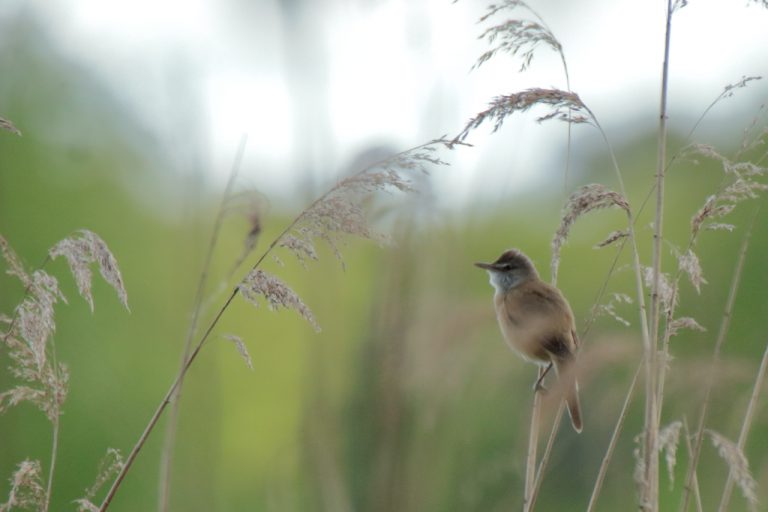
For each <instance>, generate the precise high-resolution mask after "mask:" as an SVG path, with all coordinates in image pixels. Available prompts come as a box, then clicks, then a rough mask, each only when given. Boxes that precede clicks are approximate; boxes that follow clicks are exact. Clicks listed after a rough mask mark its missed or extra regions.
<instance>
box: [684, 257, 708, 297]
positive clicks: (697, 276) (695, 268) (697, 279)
mask: <svg viewBox="0 0 768 512" xmlns="http://www.w3.org/2000/svg"><path fill="white" fill-rule="evenodd" d="M677 264H678V267H679V268H680V270H681V271H682V272H684V273H685V274H686V275H687V276H688V279H689V280H690V281H691V284H692V285H693V287H694V288H695V289H696V293H701V285H703V284H706V283H707V280H706V279H704V276H703V271H702V269H701V263H700V262H699V257H698V256H697V255H696V253H695V252H693V249H688V250H687V251H685V252H684V253H683V254H678V256H677Z"/></svg>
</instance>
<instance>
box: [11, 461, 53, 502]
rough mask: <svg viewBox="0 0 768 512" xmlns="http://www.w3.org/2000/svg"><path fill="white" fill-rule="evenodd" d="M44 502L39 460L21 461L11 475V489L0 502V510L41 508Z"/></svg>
mask: <svg viewBox="0 0 768 512" xmlns="http://www.w3.org/2000/svg"><path fill="white" fill-rule="evenodd" d="M44 504H45V488H43V484H42V469H41V468H40V462H38V461H36V460H25V461H23V462H21V463H20V464H19V466H18V468H17V469H16V471H15V472H14V473H13V476H12V477H11V490H10V491H9V492H8V500H7V501H6V502H5V503H0V512H10V511H11V510H13V509H29V510H42V509H43V506H44Z"/></svg>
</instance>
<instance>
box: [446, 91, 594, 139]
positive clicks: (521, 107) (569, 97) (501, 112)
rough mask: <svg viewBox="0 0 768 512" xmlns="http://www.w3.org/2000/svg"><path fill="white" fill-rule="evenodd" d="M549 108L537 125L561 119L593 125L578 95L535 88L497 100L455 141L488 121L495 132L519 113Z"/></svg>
mask: <svg viewBox="0 0 768 512" xmlns="http://www.w3.org/2000/svg"><path fill="white" fill-rule="evenodd" d="M539 105H541V106H546V107H549V109H550V110H549V112H548V113H546V114H544V115H542V116H539V117H538V118H536V120H537V121H538V122H543V121H548V120H550V119H558V120H560V121H565V122H568V123H574V124H582V123H591V122H592V115H591V113H590V111H589V109H588V108H587V106H586V105H585V104H584V103H583V102H582V101H581V98H579V95H578V94H576V93H573V92H568V91H562V90H560V89H541V88H532V89H526V90H525V91H522V92H519V93H514V94H509V95H505V96H497V97H495V98H494V99H493V100H492V101H491V103H490V104H489V105H488V108H487V109H486V110H484V111H482V112H480V113H479V114H477V115H476V116H475V117H473V118H472V119H470V120H469V121H468V122H467V125H466V126H465V127H464V129H463V130H462V131H461V133H459V135H457V136H456V138H455V139H454V141H456V142H459V141H463V140H465V139H466V138H467V136H468V135H469V133H470V132H471V131H472V130H475V129H477V128H478V127H479V126H480V125H482V124H483V123H485V122H486V121H489V122H492V123H493V131H494V132H496V131H498V130H499V128H501V127H502V125H503V124H504V121H505V120H506V119H507V117H509V116H511V115H512V114H514V113H517V112H526V111H527V110H529V109H531V108H532V107H535V106H539Z"/></svg>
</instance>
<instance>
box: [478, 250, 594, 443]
mask: <svg viewBox="0 0 768 512" xmlns="http://www.w3.org/2000/svg"><path fill="white" fill-rule="evenodd" d="M475 266H477V267H480V268H482V269H485V270H486V271H488V275H489V276H490V281H491V286H493V287H494V289H495V290H496V293H495V294H494V297H493V302H494V304H495V306H496V318H497V319H498V321H499V326H500V327H501V333H502V335H503V336H504V339H505V340H506V342H507V344H508V345H509V346H510V347H511V348H512V349H514V350H515V351H516V352H517V353H518V354H520V355H521V356H522V357H523V358H525V359H526V360H528V361H531V362H534V363H536V364H539V365H542V366H546V367H547V369H549V365H550V364H551V365H553V366H554V368H555V372H556V373H557V375H558V378H559V379H560V380H561V381H562V385H563V390H564V396H565V401H566V404H567V405H568V413H569V414H570V416H571V423H572V424H573V428H574V429H575V430H576V432H581V429H582V422H581V405H580V404H579V386H578V384H577V382H576V376H575V375H574V372H573V363H574V360H575V356H576V349H577V347H578V343H579V341H578V337H577V336H576V324H575V322H574V319H573V312H572V311H571V307H570V306H569V305H568V301H567V300H565V297H563V294H562V293H561V292H560V290H558V289H557V288H555V287H554V286H552V285H550V284H547V283H545V282H544V281H542V280H541V279H540V278H539V273H538V272H536V268H535V267H534V266H533V263H532V262H531V260H530V259H529V258H528V256H526V255H525V254H523V253H522V252H521V251H519V250H517V249H509V250H507V251H505V252H504V253H502V255H501V256H499V259H497V260H496V261H494V262H493V263H475ZM542 377H543V375H542ZM540 381H541V378H540V379H539V380H538V381H537V382H536V388H538V387H539V385H540Z"/></svg>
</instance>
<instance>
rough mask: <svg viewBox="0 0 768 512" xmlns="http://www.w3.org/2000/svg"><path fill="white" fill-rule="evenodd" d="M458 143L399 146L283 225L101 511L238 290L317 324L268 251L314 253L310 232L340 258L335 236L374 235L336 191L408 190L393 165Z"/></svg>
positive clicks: (408, 164)
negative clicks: (266, 267)
mask: <svg viewBox="0 0 768 512" xmlns="http://www.w3.org/2000/svg"><path fill="white" fill-rule="evenodd" d="M457 143H458V144H460V142H458V141H447V140H444V139H436V140H432V141H430V142H427V143H425V144H421V145H419V146H416V147H414V148H411V149H408V150H406V151H402V152H400V153H398V154H396V155H394V156H393V157H390V158H387V159H385V160H383V161H381V162H377V163H375V164H373V165H371V166H369V167H366V168H365V169H363V170H362V171H360V172H358V173H357V174H354V175H352V176H350V177H348V178H346V179H344V180H341V181H339V182H338V183H337V184H336V185H335V186H333V187H331V188H330V189H329V190H328V191H327V192H325V193H324V194H323V195H321V196H320V197H318V198H317V199H316V200H315V201H314V202H313V203H312V204H310V205H309V206H308V207H307V208H305V209H304V210H303V211H302V212H301V213H299V214H298V215H297V216H296V217H295V218H294V219H293V221H291V222H290V223H289V224H288V226H286V228H285V229H283V231H282V232H281V233H280V234H279V235H278V236H277V237H276V238H275V239H274V240H272V242H271V243H270V244H269V246H268V247H267V248H266V249H265V251H264V252H263V253H262V254H261V256H260V257H259V258H258V259H257V260H256V262H255V263H254V264H253V265H252V266H251V268H250V271H249V272H248V275H247V276H246V277H245V278H243V281H242V282H241V283H240V284H238V285H237V286H235V287H234V289H233V290H232V292H231V293H230V294H229V296H228V297H227V299H226V300H225V301H224V303H223V305H222V306H221V307H220V308H219V310H218V312H217V313H216V315H215V316H214V318H213V320H212V321H211V323H210V324H209V325H208V327H207V328H206V329H205V331H204V332H203V334H202V336H201V337H200V340H199V341H198V342H197V344H196V345H195V347H194V349H193V350H192V351H191V352H190V354H189V357H188V358H187V360H186V361H185V363H184V364H183V365H182V367H181V368H180V369H179V371H178V373H177V374H176V377H175V378H174V380H173V382H172V383H171V385H170V387H169V388H168V391H167V392H166V393H165V395H164V396H163V398H162V400H161V401H160V403H159V404H158V406H157V408H156V409H155V412H154V413H153V414H152V416H151V417H150V419H149V422H148V423H147V425H146V427H145V428H144V431H143V432H142V433H141V435H140V436H139V439H138V441H136V443H135V444H134V446H133V448H132V449H131V452H130V453H129V454H128V456H127V457H126V459H125V462H124V464H123V466H122V468H121V470H120V472H119V473H118V474H117V476H116V477H115V480H114V482H113V483H112V486H111V487H110V489H109V491H108V492H107V495H106V496H105V497H104V500H103V501H102V503H101V506H100V507H99V511H100V512H104V511H105V510H107V509H108V508H109V506H110V504H111V502H112V500H113V499H114V497H115V494H116V493H117V491H118V489H119V488H120V486H121V484H122V482H123V480H124V479H125V477H126V475H127V474H128V472H129V471H130V469H131V467H132V465H133V462H134V461H135V460H136V457H137V456H138V454H139V452H141V450H142V448H143V447H144V444H145V443H146V441H147V439H148V438H149V436H150V434H151V433H152V432H153V431H154V429H155V426H156V425H157V422H158V420H159V419H160V417H161V416H162V414H163V412H164V411H165V409H166V408H167V407H168V405H169V404H170V403H171V400H172V398H173V396H174V394H175V393H176V391H177V390H178V388H179V386H180V384H181V382H182V380H183V379H184V376H185V375H186V373H187V371H188V370H189V368H190V367H191V366H192V363H193V362H194V361H195V359H196V358H197V356H198V355H199V354H200V351H201V350H202V348H203V346H204V345H205V343H206V341H207V340H208V339H209V337H210V335H211V333H212V332H213V330H214V329H215V328H216V326H217V325H218V324H219V321H220V320H221V318H222V316H223V315H224V313H225V312H226V311H227V309H229V306H230V304H232V301H233V300H234V299H235V297H237V295H238V293H243V295H244V296H245V298H246V299H248V300H249V301H252V302H253V301H255V299H256V296H257V295H263V296H264V297H265V298H266V299H267V300H268V302H269V304H270V306H272V307H286V308H290V309H295V310H297V312H299V313H300V314H301V315H302V316H303V317H304V318H305V319H306V320H307V321H308V322H310V323H311V324H312V325H313V327H315V329H316V330H319V326H318V325H317V323H316V321H315V319H314V316H313V315H312V313H311V311H310V310H309V308H307V307H306V305H304V303H303V302H301V300H300V298H299V297H298V296H297V295H295V293H294V292H293V291H292V290H290V289H289V288H288V287H287V286H286V285H285V284H284V283H282V281H280V280H278V279H276V278H274V277H273V276H270V275H268V274H266V273H263V272H262V271H261V270H257V269H259V267H260V265H261V264H262V263H263V262H264V260H265V259H266V258H267V256H269V255H270V254H271V253H272V251H273V250H274V249H276V248H277V247H278V246H283V247H287V248H290V249H291V250H293V252H294V254H297V257H299V256H298V255H299V253H301V254H304V255H305V256H309V257H312V258H316V257H317V256H316V253H315V249H314V247H313V246H312V245H311V240H310V239H309V238H310V237H313V236H314V237H321V238H322V239H323V240H325V241H326V242H328V243H330V244H331V247H332V249H334V250H335V251H336V253H337V256H338V257H340V254H339V253H338V248H337V247H336V246H335V244H334V239H333V236H334V235H337V236H338V235H339V234H349V235H358V236H361V237H367V238H374V237H375V235H374V234H373V233H372V232H371V231H370V230H369V228H368V226H367V225H366V224H365V219H364V218H362V217H361V216H362V215H363V213H362V211H361V210H360V209H359V207H358V206H357V205H356V204H353V203H352V202H351V201H349V200H347V201H345V200H343V199H341V198H340V197H339V195H340V194H343V193H344V192H345V191H349V192H354V191H356V192H368V193H370V192H373V191H377V190H385V189H388V188H390V187H391V188H395V189H398V190H401V191H409V190H411V188H410V187H409V186H408V182H407V181H405V180H403V178H402V177H401V176H399V174H398V171H397V170H395V168H397V169H399V170H401V171H402V170H409V171H413V170H418V171H421V172H426V170H425V167H424V166H425V165H426V164H433V165H440V164H444V162H442V161H441V160H439V159H438V158H436V157H435V156H433V154H432V153H431V152H432V151H434V150H435V147H436V146H438V145H439V146H444V147H448V148H452V147H453V146H454V145H455V144H457ZM376 168H381V169H380V170H379V171H378V172H372V170H373V169H376ZM369 171H371V172H369ZM302 222H307V223H309V226H305V229H304V230H303V232H302V234H301V235H302V236H303V237H304V238H303V239H297V238H296V237H294V236H292V235H290V233H291V232H292V231H293V230H294V229H295V228H297V227H298V226H299V225H300V223H302Z"/></svg>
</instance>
